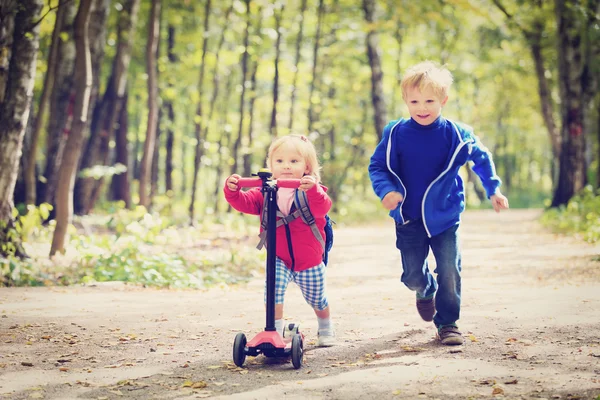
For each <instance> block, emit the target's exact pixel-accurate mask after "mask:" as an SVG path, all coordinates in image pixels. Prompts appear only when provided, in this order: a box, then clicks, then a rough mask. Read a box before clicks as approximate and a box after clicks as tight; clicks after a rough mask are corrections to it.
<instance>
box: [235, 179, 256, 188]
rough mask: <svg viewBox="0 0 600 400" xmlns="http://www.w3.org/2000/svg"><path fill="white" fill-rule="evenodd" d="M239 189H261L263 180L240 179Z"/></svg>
mask: <svg viewBox="0 0 600 400" xmlns="http://www.w3.org/2000/svg"><path fill="white" fill-rule="evenodd" d="M237 184H238V186H239V187H260V186H262V179H260V178H240V179H238V183H237Z"/></svg>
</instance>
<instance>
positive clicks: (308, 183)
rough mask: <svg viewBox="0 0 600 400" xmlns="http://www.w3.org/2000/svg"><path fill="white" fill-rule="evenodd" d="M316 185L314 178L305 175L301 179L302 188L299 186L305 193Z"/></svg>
mask: <svg viewBox="0 0 600 400" xmlns="http://www.w3.org/2000/svg"><path fill="white" fill-rule="evenodd" d="M316 184H317V181H316V180H315V177H314V176H312V175H304V176H303V177H302V178H300V186H298V189H299V190H302V191H303V192H308V191H309V190H310V189H312V187H313V186H315V185H316Z"/></svg>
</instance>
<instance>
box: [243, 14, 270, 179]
mask: <svg viewBox="0 0 600 400" xmlns="http://www.w3.org/2000/svg"><path fill="white" fill-rule="evenodd" d="M257 14H258V24H257V26H256V29H255V33H254V37H255V40H256V41H257V42H259V43H261V42H262V32H261V31H262V18H261V17H260V16H261V15H262V12H261V11H260V9H259V12H258V13H257ZM252 58H253V59H254V61H253V63H252V64H253V68H252V74H251V76H250V101H249V102H248V103H249V104H248V114H249V115H250V118H249V119H250V120H249V121H248V148H249V149H252V148H253V147H254V104H255V103H256V99H257V98H258V93H257V90H256V73H257V72H258V64H259V58H258V57H257V56H256V55H254V56H253V57H252ZM266 158H267V152H266V151H265V157H264V159H263V160H265V162H263V165H266ZM243 166H244V169H243V171H244V172H243V176H250V175H251V174H252V173H256V171H252V154H251V153H250V152H249V151H247V152H245V153H244V156H243Z"/></svg>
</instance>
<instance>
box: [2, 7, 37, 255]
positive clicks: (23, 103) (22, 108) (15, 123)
mask: <svg viewBox="0 0 600 400" xmlns="http://www.w3.org/2000/svg"><path fill="white" fill-rule="evenodd" d="M41 9H42V0H21V1H19V2H17V1H13V0H8V1H6V0H3V1H1V2H0V26H1V27H2V28H1V29H0V121H2V123H0V245H1V247H0V256H6V255H8V254H15V255H17V256H20V257H23V256H25V252H24V251H23V248H22V246H21V243H20V240H19V238H17V237H15V236H14V235H11V234H10V231H11V230H12V228H13V227H14V223H15V221H14V218H13V208H14V204H13V193H14V189H15V184H16V182H17V173H18V170H19V158H20V157H21V149H22V146H23V137H24V135H25V129H26V127H27V121H28V119H29V112H30V109H31V98H32V93H33V85H34V77H35V67H36V62H37V51H38V44H39V25H38V24H39V18H40V11H41Z"/></svg>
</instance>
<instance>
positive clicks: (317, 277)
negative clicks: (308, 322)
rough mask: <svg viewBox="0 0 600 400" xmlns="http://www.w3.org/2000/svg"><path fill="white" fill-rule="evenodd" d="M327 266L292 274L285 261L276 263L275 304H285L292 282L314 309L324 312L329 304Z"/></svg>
mask: <svg viewBox="0 0 600 400" xmlns="http://www.w3.org/2000/svg"><path fill="white" fill-rule="evenodd" d="M325 268H326V267H325V264H323V263H321V264H319V265H317V266H315V267H312V268H309V269H307V270H304V271H300V272H292V271H291V270H290V269H289V268H287V267H286V266H285V264H284V263H283V261H281V260H280V259H279V257H277V258H276V261H275V304H283V298H284V296H285V291H286V289H287V286H288V283H290V281H293V282H295V283H296V284H297V285H298V286H299V287H300V290H301V291H302V296H304V299H305V300H306V302H307V303H308V304H310V305H311V307H312V308H314V309H316V310H319V311H321V310H324V309H326V308H327V306H328V305H329V303H328V302H327V297H326V296H325ZM266 301H267V288H266V286H265V302H266Z"/></svg>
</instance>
